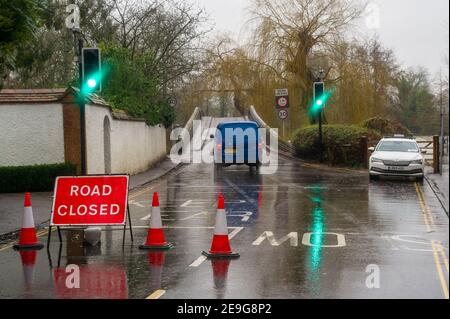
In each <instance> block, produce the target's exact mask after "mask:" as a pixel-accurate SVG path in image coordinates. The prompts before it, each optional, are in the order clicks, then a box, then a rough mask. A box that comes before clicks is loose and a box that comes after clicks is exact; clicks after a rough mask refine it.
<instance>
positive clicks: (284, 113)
mask: <svg viewBox="0 0 450 319" xmlns="http://www.w3.org/2000/svg"><path fill="white" fill-rule="evenodd" d="M288 116H289V112H288V110H279V111H278V117H279V118H280V120H285V119H287V118H288Z"/></svg>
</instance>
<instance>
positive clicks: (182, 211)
mask: <svg viewBox="0 0 450 319" xmlns="http://www.w3.org/2000/svg"><path fill="white" fill-rule="evenodd" d="M161 213H189V212H188V211H185V210H176V211H170V212H166V211H161ZM151 217H152V214H148V215H146V216H144V217H142V218H141V219H140V220H143V221H147V220H149V219H150V218H151ZM161 217H169V215H161ZM163 220H170V221H174V220H176V219H167V218H163Z"/></svg>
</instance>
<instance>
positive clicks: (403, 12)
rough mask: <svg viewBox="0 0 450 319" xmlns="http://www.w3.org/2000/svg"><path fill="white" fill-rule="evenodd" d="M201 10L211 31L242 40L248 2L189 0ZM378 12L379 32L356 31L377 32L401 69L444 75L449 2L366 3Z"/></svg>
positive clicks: (394, 0)
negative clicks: (424, 69)
mask: <svg viewBox="0 0 450 319" xmlns="http://www.w3.org/2000/svg"><path fill="white" fill-rule="evenodd" d="M191 1H193V2H196V3H198V4H199V6H201V7H203V8H205V9H206V10H207V11H208V13H209V14H210V18H211V22H213V23H214V24H215V32H218V33H224V32H227V33H230V34H232V35H233V37H234V38H239V36H240V35H241V38H242V31H243V30H242V29H243V27H244V25H245V23H246V21H247V20H248V13H247V11H246V9H247V8H248V6H249V4H250V3H251V0H191ZM369 2H371V3H374V4H376V5H378V8H379V10H380V15H379V16H380V20H379V29H376V31H374V29H368V28H367V27H366V19H363V21H362V22H361V26H360V28H359V29H360V30H361V31H363V32H366V33H367V34H374V32H377V34H378V35H379V38H380V40H381V41H382V42H383V44H384V45H385V46H386V47H388V48H391V49H393V50H394V51H395V54H396V56H397V59H398V61H399V62H400V63H401V65H402V66H403V67H417V66H423V67H426V68H427V69H428V70H429V72H430V75H432V76H436V75H437V74H438V73H439V70H440V68H442V71H443V73H445V74H446V73H448V67H447V65H446V62H445V60H446V57H448V51H449V31H448V29H449V0H370V1H369Z"/></svg>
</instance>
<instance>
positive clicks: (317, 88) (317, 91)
mask: <svg viewBox="0 0 450 319" xmlns="http://www.w3.org/2000/svg"><path fill="white" fill-rule="evenodd" d="M324 93H325V83H323V82H315V83H314V106H315V107H316V108H318V109H322V108H323V106H324V104H325V99H326V97H325V94H324Z"/></svg>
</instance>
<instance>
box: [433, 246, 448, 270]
mask: <svg viewBox="0 0 450 319" xmlns="http://www.w3.org/2000/svg"><path fill="white" fill-rule="evenodd" d="M436 246H437V247H438V248H439V251H440V253H441V256H442V259H443V260H444V265H445V269H447V273H448V272H449V271H448V258H447V254H446V253H445V249H444V246H442V244H441V243H440V242H439V243H436Z"/></svg>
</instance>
